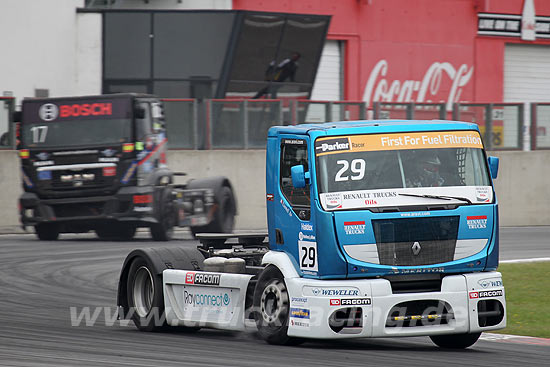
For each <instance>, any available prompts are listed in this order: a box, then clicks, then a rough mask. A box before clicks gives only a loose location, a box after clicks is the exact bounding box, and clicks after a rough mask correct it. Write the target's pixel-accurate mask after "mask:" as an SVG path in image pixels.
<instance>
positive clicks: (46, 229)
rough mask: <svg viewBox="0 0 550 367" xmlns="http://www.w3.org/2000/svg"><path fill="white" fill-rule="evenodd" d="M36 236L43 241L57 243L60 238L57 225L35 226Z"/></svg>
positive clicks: (42, 224)
mask: <svg viewBox="0 0 550 367" xmlns="http://www.w3.org/2000/svg"><path fill="white" fill-rule="evenodd" d="M34 231H35V232H36V236H37V237H38V238H39V239H40V240H42V241H55V240H57V238H58V237H59V227H58V226H57V224H55V223H40V224H37V225H36V226H34Z"/></svg>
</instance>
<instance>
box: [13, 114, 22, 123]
mask: <svg viewBox="0 0 550 367" xmlns="http://www.w3.org/2000/svg"><path fill="white" fill-rule="evenodd" d="M21 115H22V113H21V111H15V112H14V113H13V115H12V122H21V117H22V116H21Z"/></svg>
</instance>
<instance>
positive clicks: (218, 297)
mask: <svg viewBox="0 0 550 367" xmlns="http://www.w3.org/2000/svg"><path fill="white" fill-rule="evenodd" d="M183 302H185V304H188V305H193V306H209V307H227V306H229V304H230V303H231V297H230V296H229V294H228V293H223V294H221V293H220V294H203V293H198V292H197V293H192V292H189V291H187V290H185V291H183Z"/></svg>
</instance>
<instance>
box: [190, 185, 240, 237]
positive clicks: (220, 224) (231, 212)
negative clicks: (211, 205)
mask: <svg viewBox="0 0 550 367" xmlns="http://www.w3.org/2000/svg"><path fill="white" fill-rule="evenodd" d="M216 197H217V199H218V203H217V205H218V207H217V208H216V211H215V212H214V218H212V222H210V224H208V225H206V226H200V227H191V233H192V234H193V237H195V235H196V234H197V233H202V232H205V233H231V232H233V227H234V226H235V213H236V205H235V198H234V197H233V191H232V190H231V188H229V187H228V186H223V187H222V188H221V190H220V192H219V195H216Z"/></svg>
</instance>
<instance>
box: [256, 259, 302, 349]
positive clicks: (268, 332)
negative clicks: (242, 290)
mask: <svg viewBox="0 0 550 367" xmlns="http://www.w3.org/2000/svg"><path fill="white" fill-rule="evenodd" d="M254 310H255V312H254V319H255V321H256V326H257V327H258V333H259V335H260V337H261V338H262V339H264V340H265V341H267V342H268V343H269V344H279V345H289V344H298V343H299V342H301V340H300V339H297V338H291V337H289V336H288V335H287V331H288V317H289V310H290V299H289V296H288V290H287V288H286V285H285V281H284V279H283V275H282V274H281V272H280V271H279V270H278V269H277V268H276V267H274V266H268V267H267V268H266V269H265V270H264V271H263V272H262V273H261V274H260V278H259V279H258V283H257V285H256V288H255V290H254Z"/></svg>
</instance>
